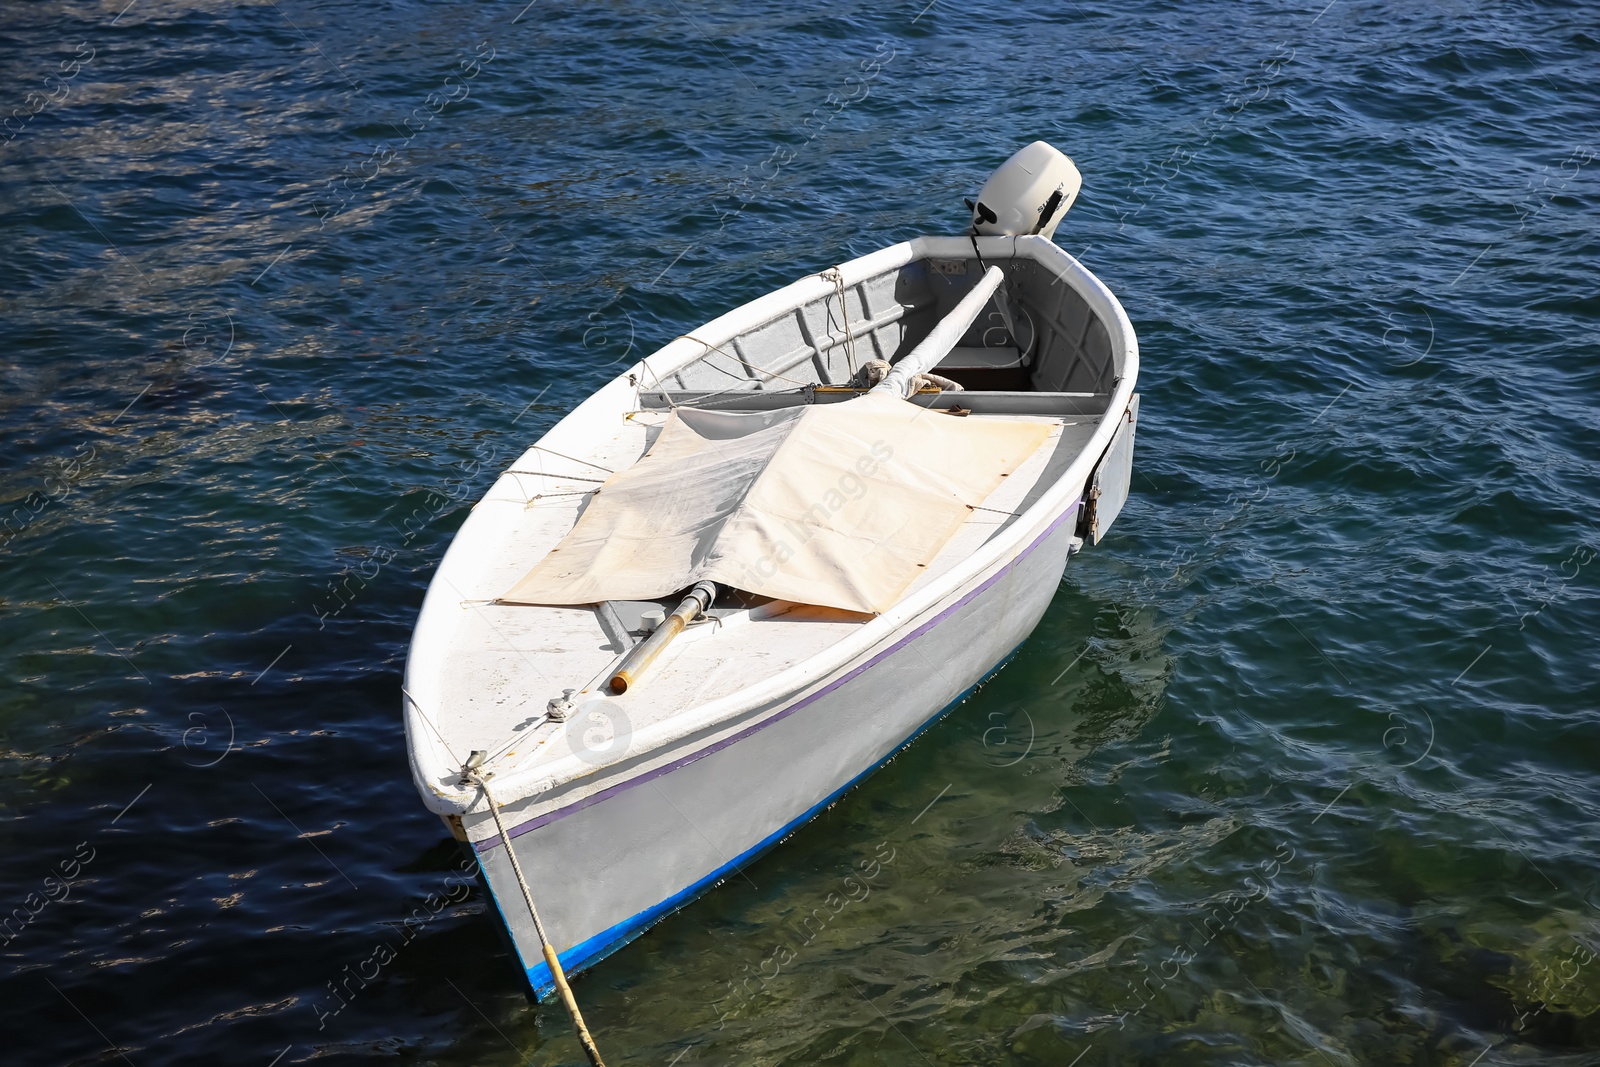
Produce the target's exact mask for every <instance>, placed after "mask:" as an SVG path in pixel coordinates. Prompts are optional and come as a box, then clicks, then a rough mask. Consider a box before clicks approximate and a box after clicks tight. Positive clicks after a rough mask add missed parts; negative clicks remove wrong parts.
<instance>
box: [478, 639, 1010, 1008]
mask: <svg viewBox="0 0 1600 1067" xmlns="http://www.w3.org/2000/svg"><path fill="white" fill-rule="evenodd" d="M1021 648H1022V645H1018V646H1017V647H1016V648H1013V649H1012V650H1011V651H1010V652H1008V653H1006V655H1005V656H1004V657H1003V658H1002V659H1001V660H1000V662H999V663H996V664H995V665H994V666H993V667H992V668H990V670H989V672H988V673H987V674H985V675H984V676H983V677H982V678H980V679H978V681H977V682H975V683H974V684H973V685H971V686H969V687H968V688H966V689H964V690H963V691H962V692H961V694H960V695H959V696H957V697H956V698H955V699H954V700H952V701H951V702H950V703H948V704H946V705H945V706H944V707H942V708H940V709H939V711H938V712H937V713H935V714H934V715H933V716H932V717H931V718H929V719H928V721H927V722H924V723H923V724H922V725H921V726H919V727H917V728H916V729H915V730H913V731H912V732H911V734H910V736H908V737H907V738H906V739H905V740H903V741H901V742H900V743H899V744H898V745H896V746H895V747H894V748H893V749H891V750H890V752H889V754H888V755H887V756H884V757H883V758H882V759H881V760H879V761H878V762H877V763H874V764H873V765H872V766H871V767H868V768H867V769H866V770H864V771H862V772H861V773H860V774H858V775H856V776H855V777H854V778H852V779H850V781H848V782H846V783H845V784H844V785H843V786H841V787H840V788H839V789H837V790H835V791H834V792H833V793H832V794H830V795H829V796H827V797H825V798H824V799H822V800H820V801H818V802H817V803H816V804H815V805H813V806H812V807H811V808H810V810H808V811H806V812H805V813H804V814H802V815H801V816H800V817H799V818H797V819H795V820H794V821H793V822H791V823H789V824H788V825H787V826H785V827H783V828H782V829H780V830H778V831H776V832H775V833H773V834H772V835H771V836H769V837H767V838H766V839H765V840H764V841H762V842H760V843H759V844H757V845H756V846H755V847H753V848H751V849H749V850H747V851H745V852H744V853H742V854H741V855H739V856H736V857H734V858H733V860H731V861H730V862H728V863H727V864H724V865H723V866H721V867H719V868H717V869H716V870H714V871H712V872H711V873H710V874H708V875H706V876H705V877H704V878H702V879H700V880H699V881H698V882H696V883H694V884H693V885H691V886H690V887H689V888H687V889H685V890H683V891H682V892H679V893H675V894H673V895H672V896H670V897H668V898H667V899H666V900H663V901H661V902H660V903H659V904H655V905H652V906H651V907H648V908H646V909H645V910H644V911H641V912H639V913H638V914H637V915H635V916H633V917H632V918H629V919H624V920H623V921H622V922H620V923H617V924H616V925H615V926H613V927H611V928H610V929H609V930H602V931H601V932H600V933H598V934H596V935H594V936H593V937H591V938H589V939H588V940H587V941H582V942H579V943H578V944H576V945H573V946H572V947H571V948H569V949H567V951H565V952H563V953H561V969H562V970H563V971H565V972H566V973H567V974H569V975H571V974H573V973H575V972H577V971H580V970H582V969H584V968H585V967H588V966H591V965H592V964H595V963H598V962H600V961H601V960H602V959H604V958H605V957H607V956H609V955H611V953H613V952H615V951H617V949H619V948H621V947H622V946H624V945H626V944H627V943H628V942H629V941H632V940H633V939H634V938H636V937H638V936H639V935H640V934H642V933H644V932H645V930H647V929H648V928H649V927H650V926H651V925H652V924H654V923H655V922H657V921H658V920H660V919H662V918H664V917H665V916H667V915H669V914H671V913H672V912H674V911H677V910H678V909H679V908H681V907H683V906H684V905H686V904H688V903H689V902H690V901H691V900H693V899H694V898H695V897H697V896H699V895H700V894H701V893H703V892H705V891H706V890H707V889H709V888H711V887H712V886H713V885H715V884H716V883H717V882H719V881H721V880H722V879H723V878H726V877H727V876H728V875H729V874H731V873H733V872H734V871H736V870H738V869H739V868H740V867H742V866H744V865H745V864H746V863H749V862H750V861H751V860H753V859H755V858H756V857H757V856H759V855H761V853H763V852H765V851H767V849H769V848H771V847H772V846H774V845H776V844H778V843H779V842H780V841H782V840H783V839H784V838H786V837H788V836H789V835H790V834H792V833H794V831H795V830H796V829H798V828H799V827H800V826H801V824H803V823H806V822H809V821H810V820H811V819H812V818H813V817H814V816H815V815H816V814H817V813H818V812H819V811H821V810H822V809H823V808H826V807H827V806H828V805H829V804H832V803H833V802H834V801H836V800H838V799H839V798H840V797H841V796H843V795H844V794H845V793H846V792H848V791H849V790H850V789H852V788H853V787H854V786H855V785H856V784H857V783H858V782H860V781H861V780H862V779H863V778H866V777H867V776H868V775H870V774H872V773H873V772H874V771H876V770H877V769H878V768H880V767H882V766H883V765H884V764H885V763H888V762H889V761H890V760H891V759H893V758H894V757H895V756H897V755H899V754H900V753H901V752H902V751H903V750H904V749H905V748H906V746H908V745H910V744H911V742H913V741H915V740H916V739H917V738H918V737H920V736H922V733H923V732H924V731H925V730H927V729H928V728H929V727H931V726H933V725H934V724H935V723H937V722H938V721H939V720H940V719H942V718H944V717H945V716H946V715H948V714H949V713H950V712H951V711H952V710H954V709H955V707H956V705H958V704H960V703H961V702H962V701H964V700H966V699H967V698H968V697H969V696H971V695H972V694H973V692H974V691H975V690H977V688H978V687H979V686H981V685H983V683H984V682H987V681H988V680H989V679H990V678H993V677H994V676H995V675H996V674H998V673H999V671H1000V669H1001V668H1002V667H1004V666H1005V665H1006V664H1007V663H1010V662H1011V660H1012V659H1013V658H1014V657H1015V656H1016V654H1017V652H1018V651H1019V650H1020V649H1021ZM483 882H484V884H485V885H488V879H487V878H484V879H483ZM489 895H490V897H491V898H493V899H494V902H495V907H496V908H497V909H500V901H499V899H498V898H497V897H494V890H493V889H492V888H491V889H490V890H489ZM500 910H501V920H500V921H501V923H502V924H503V925H504V924H505V916H504V909H500ZM507 930H508V932H509V926H508V927H507ZM518 955H519V958H520V955H521V954H520V953H518ZM525 977H526V979H527V982H528V987H529V988H530V989H531V990H532V992H533V995H534V996H535V997H537V998H538V999H539V1000H548V999H549V998H550V997H551V995H553V994H554V993H555V984H554V982H553V981H552V979H551V976H550V967H549V965H548V964H546V963H545V962H544V961H543V960H540V961H539V963H538V964H536V965H535V966H533V967H529V968H528V969H527V972H526V975H525Z"/></svg>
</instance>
